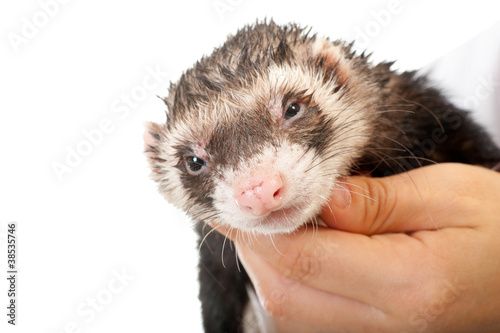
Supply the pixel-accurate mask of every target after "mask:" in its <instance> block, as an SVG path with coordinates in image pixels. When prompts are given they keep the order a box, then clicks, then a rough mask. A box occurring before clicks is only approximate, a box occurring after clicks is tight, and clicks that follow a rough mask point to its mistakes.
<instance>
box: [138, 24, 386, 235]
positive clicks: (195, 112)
mask: <svg viewBox="0 0 500 333" xmlns="http://www.w3.org/2000/svg"><path fill="white" fill-rule="evenodd" d="M356 61H359V59H354V58H352V54H350V53H349V51H348V47H345V46H344V45H343V44H340V43H332V42H330V41H328V40H325V39H316V38H315V37H314V36H313V37H310V36H308V35H307V34H306V33H304V31H303V30H301V29H299V28H297V27H295V26H287V27H279V26H277V25H275V24H274V23H270V24H257V25H255V26H252V27H247V28H246V29H244V30H241V31H239V32H238V33H237V34H236V35H235V36H233V37H230V38H229V39H228V41H227V42H226V44H224V45H223V46H222V47H221V48H219V49H216V50H215V51H214V53H213V54H212V55H211V56H209V57H205V58H203V59H202V60H201V61H199V62H198V63H197V64H196V65H195V66H194V67H193V68H191V69H189V70H188V71H187V72H186V73H185V74H183V75H182V77H181V78H180V80H179V81H178V82H177V83H176V84H173V85H172V86H171V89H170V92H169V96H168V97H167V98H166V99H165V102H166V104H167V106H168V113H167V115H168V120H167V123H166V124H161V125H160V124H153V123H150V124H149V125H148V128H147V130H146V133H145V144H146V154H147V156H148V158H149V161H150V164H151V168H152V171H153V172H152V178H153V179H154V180H155V181H157V182H158V185H159V190H160V192H161V193H162V194H163V195H164V196H165V198H166V199H167V200H168V201H169V202H171V203H173V204H174V205H176V206H177V207H179V208H181V209H183V210H185V211H186V212H187V213H188V215H190V216H191V217H192V218H194V219H196V220H200V221H204V222H214V223H220V224H224V225H225V226H228V227H234V228H237V229H240V230H243V231H253V232H258V233H265V234H272V233H278V232H280V233H282V232H292V231H294V230H296V229H297V228H298V227H300V226H302V225H304V224H305V223H307V222H309V221H311V220H314V218H315V216H316V215H317V214H318V213H319V211H320V210H321V207H322V206H323V205H324V204H325V203H326V201H327V199H328V198H329V195H330V193H331V191H332V189H333V187H334V186H335V185H336V182H337V181H338V178H339V177H340V176H342V175H345V174H346V173H347V172H348V170H349V169H350V168H351V167H352V163H353V161H354V160H355V159H356V158H357V157H358V155H359V152H360V151H362V150H363V147H364V146H365V145H366V142H367V141H368V140H369V128H370V127H369V124H368V118H369V116H370V112H372V111H371V108H373V107H372V106H371V105H374V104H376V97H374V96H376V94H371V93H369V94H367V91H368V92H370V91H371V89H372V87H371V85H370V83H369V80H363V79H362V76H360V75H359V74H357V72H358V71H359V70H358V69H356V67H357V66H355V65H359V64H357V63H356ZM360 66H361V67H362V66H366V64H365V63H361V65H360ZM359 77H361V79H359ZM357 78H358V79H357ZM361 92H362V93H361ZM361 97H363V98H361Z"/></svg>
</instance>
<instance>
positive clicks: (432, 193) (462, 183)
mask: <svg viewBox="0 0 500 333" xmlns="http://www.w3.org/2000/svg"><path fill="white" fill-rule="evenodd" d="M491 172H492V171H490V170H487V169H484V168H480V167H473V166H466V165H461V164H438V165H433V166H429V167H424V168H419V169H416V170H412V171H410V172H407V173H404V174H399V175H395V176H391V177H386V178H369V177H349V178H347V179H345V180H344V181H343V182H341V183H340V184H339V186H338V189H337V190H336V191H335V192H334V194H333V196H332V198H331V200H330V202H329V205H328V206H327V207H325V208H324V209H323V211H322V214H321V217H322V219H323V220H324V222H325V223H326V224H327V225H328V226H330V227H333V228H336V229H340V230H345V231H351V232H357V233H363V234H367V235H373V234H381V233H387V232H412V231H418V230H437V229H442V228H446V227H476V226H477V224H475V223H477V221H476V219H475V218H474V217H475V214H476V209H477V204H478V198H480V197H481V196H483V195H485V192H484V191H487V190H488V188H490V187H491V186H490V185H491V184H488V183H487V182H482V180H483V179H486V178H484V177H482V176H483V174H484V173H491ZM482 191H483V192H482ZM493 195H494V194H493ZM497 195H498V194H497Z"/></svg>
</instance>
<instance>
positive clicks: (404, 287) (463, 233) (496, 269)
mask: <svg viewBox="0 0 500 333" xmlns="http://www.w3.org/2000/svg"><path fill="white" fill-rule="evenodd" d="M321 219H322V220H323V221H324V223H325V224H326V225H327V227H311V226H308V227H304V228H302V229H301V230H299V231H297V232H295V233H292V234H289V235H273V236H272V237H270V236H265V235H258V236H254V235H248V234H243V233H242V232H241V231H234V230H231V231H230V232H229V231H228V230H226V229H223V228H218V231H219V232H222V233H223V234H227V235H228V237H229V238H231V239H232V240H233V241H235V244H236V246H237V251H238V255H239V257H240V259H241V261H242V263H243V266H244V267H245V269H246V271H247V272H248V274H249V276H250V278H251V280H252V283H253V285H254V287H255V290H256V293H257V295H258V298H259V300H260V302H261V304H262V305H263V308H264V310H265V313H266V314H267V317H268V319H269V320H270V322H271V323H272V325H274V326H275V328H276V329H277V331H279V332H297V333H299V332H483V331H484V332H499V331H500V173H498V172H494V171H491V170H488V169H485V168H482V167H476V166H469V165H463V164H437V165H432V166H428V167H424V168H419V169H416V170H413V171H410V172H408V173H404V174H400V175H395V176H391V177H386V178H370V177H362V176H355V177H348V178H346V179H344V180H343V183H342V185H341V187H339V189H338V190H336V191H335V192H334V194H333V195H332V197H331V200H330V204H329V207H325V209H324V210H323V212H322V213H321Z"/></svg>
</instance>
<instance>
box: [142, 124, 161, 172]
mask: <svg viewBox="0 0 500 333" xmlns="http://www.w3.org/2000/svg"><path fill="white" fill-rule="evenodd" d="M145 127H146V129H145V131H144V136H143V138H144V153H145V154H146V157H147V158H148V162H149V166H150V167H151V170H153V172H155V173H158V174H159V173H162V168H161V164H162V163H164V162H165V160H164V159H162V158H161V157H160V144H161V142H162V140H164V138H165V133H166V128H165V125H160V124H157V123H153V122H147V123H145Z"/></svg>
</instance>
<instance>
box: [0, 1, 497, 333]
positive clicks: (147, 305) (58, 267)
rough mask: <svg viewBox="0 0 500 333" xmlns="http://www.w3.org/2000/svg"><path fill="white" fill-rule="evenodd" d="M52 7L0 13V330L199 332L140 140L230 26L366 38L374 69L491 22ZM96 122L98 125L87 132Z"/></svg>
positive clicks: (216, 7)
mask: <svg viewBox="0 0 500 333" xmlns="http://www.w3.org/2000/svg"><path fill="white" fill-rule="evenodd" d="M62 2H63V1H62V0H61V3H59V2H56V0H41V1H32V0H30V1H16V2H6V1H4V2H2V4H1V5H0V28H1V34H0V35H1V40H0V52H1V53H0V56H1V61H0V148H1V149H0V152H1V159H2V160H1V163H0V269H1V270H0V278H1V279H0V308H1V309H2V310H0V331H1V332H5V331H7V332H42V333H56V332H57V333H60V332H199V331H201V328H200V316H199V303H198V301H197V284H196V274H197V273H196V267H195V266H196V260H197V249H196V244H195V238H194V232H193V231H192V230H191V225H190V223H189V221H186V219H185V218H184V217H183V215H182V214H180V213H179V212H177V211H175V210H174V209H173V208H171V207H170V206H169V205H168V204H167V203H166V202H165V201H164V199H163V198H162V197H161V196H160V195H159V194H158V193H157V191H156V187H155V184H153V182H152V181H150V180H149V179H148V174H149V171H148V169H147V165H146V160H145V158H144V157H143V155H142V149H143V144H142V132H143V122H144V121H146V120H154V121H158V122H161V121H164V120H165V115H164V110H165V106H164V105H163V103H162V101H161V100H160V99H159V98H158V97H157V95H159V96H165V95H166V92H167V87H168V85H169V81H171V80H173V81H175V80H176V79H177V78H178V77H179V75H180V74H181V73H182V71H183V70H185V69H186V68H188V67H189V66H191V65H192V64H193V63H194V62H195V61H196V60H197V59H199V58H200V57H201V56H202V55H203V54H208V53H210V52H211V50H212V49H213V47H215V46H218V45H220V44H221V43H223V41H224V40H225V38H226V36H227V35H228V34H229V33H232V32H235V30H236V29H237V28H239V27H241V26H242V25H244V24H245V23H251V22H254V21H255V20H256V18H260V19H262V18H264V17H268V18H271V17H272V18H274V19H275V20H276V21H277V22H278V23H286V22H290V21H294V22H298V23H300V24H302V25H310V26H312V27H313V30H314V31H317V32H318V33H319V35H325V36H329V37H331V38H332V39H337V38H343V39H347V40H352V39H354V38H356V37H358V36H360V37H361V38H363V36H362V35H361V34H363V33H364V34H365V36H364V40H363V41H362V43H361V44H362V45H361V46H363V47H368V48H369V49H370V50H371V51H375V53H374V59H375V60H383V59H387V60H398V61H397V63H396V67H398V68H400V69H416V68H420V67H425V66H427V65H429V64H430V63H431V62H432V61H434V60H436V59H438V58H440V57H442V56H446V55H447V54H449V53H450V52H451V51H452V50H454V49H455V48H456V47H458V46H459V45H461V44H463V43H464V42H466V41H467V40H469V39H471V38H473V37H474V36H476V35H477V34H479V33H480V32H482V31H485V30H486V29H488V28H489V27H491V26H492V25H494V23H495V22H497V21H498V20H500V10H498V8H495V1H489V2H483V1H473V2H460V1H447V2H444V1H443V2H439V3H437V1H404V0H401V1H395V2H394V1H392V2H391V1H352V2H348V1H323V2H320V1H303V0H302V1H274V2H271V1H268V0H266V1H250V0H220V1H214V0H206V1H201V0H200V1H183V2H181V1H153V0H146V1H117V0H113V1H96V0H87V1H81V0H80V1H78V0H69V1H68V0H67V1H66V3H64V4H63V3H62ZM43 4H47V5H43ZM44 8H45V9H44ZM391 10H392V13H391ZM44 11H46V12H49V14H50V15H49V14H44ZM387 13H389V15H387ZM30 24H33V25H34V27H35V28H34V29H33V27H31V28H30V27H29V25H30ZM37 26H38V27H37ZM360 31H361V33H360ZM476 56H477V55H476ZM486 56H487V55H486ZM479 61H480V62H481V61H482V60H479ZM151 70H157V71H160V72H162V73H163V74H161V75H160V76H159V77H158V81H159V82H156V81H154V80H151V79H148V75H150V74H148V73H149V71H151ZM467 70H469V72H470V70H471V69H470V68H467V67H464V68H459V69H458V71H459V73H462V72H466V71H467ZM165 73H167V74H165ZM455 74H457V71H455ZM473 74H474V73H472V75H473ZM464 75H465V74H464ZM469 75H471V74H470V73H469ZM145 79H146V80H148V81H147V83H149V85H148V89H145V90H144V88H141V87H142V85H143V81H144V80H145ZM459 79H460V75H458V80H459ZM455 82H456V81H455ZM155 83H156V84H155ZM151 85H155V87H154V88H152V87H151ZM141 89H142V90H141ZM448 89H449V91H450V92H452V91H453V90H454V87H453V84H451V85H450V86H449V87H448ZM471 89H473V87H472V88H471ZM141 91H142V92H146V94H145V95H140V92H141ZM462 93H464V92H462ZM133 94H136V95H135V99H134V97H132V98H131V99H132V101H131V105H132V106H126V105H127V104H125V102H124V101H125V99H126V98H127V96H131V95H133ZM465 94H467V92H465ZM457 98H465V97H464V96H462V97H460V96H459V97H457ZM103 121H104V122H106V121H108V123H109V124H111V125H109V126H110V128H107V133H103V134H102V137H99V135H97V134H95V133H96V132H95V130H96V129H97V128H99V126H101V123H102V122H103ZM84 133H94V134H95V136H94V144H90V146H89V143H88V139H87V138H86V136H85V134H84ZM85 142H87V143H85ZM78 147H79V148H80V149H83V151H86V153H87V154H86V156H83V157H82V158H81V160H76V159H75V158H74V157H73V166H72V167H68V169H67V170H66V171H65V172H63V173H62V174H59V176H58V175H57V173H56V172H55V171H54V165H55V164H57V163H60V165H62V164H65V165H67V161H66V159H67V158H68V154H70V153H69V151H71V150H77V149H78ZM85 148H86V150H85ZM10 221H16V222H17V223H18V246H19V247H18V267H19V272H20V273H19V277H18V286H17V287H18V298H17V303H18V309H17V311H18V318H17V324H18V325H17V326H16V327H11V325H7V323H6V321H7V316H6V312H7V309H6V305H7V301H8V299H7V289H8V288H7V283H6V282H7V281H6V279H5V278H3V277H4V276H6V270H7V268H6V259H7V258H6V245H5V243H6V242H5V241H6V229H7V223H8V222H10ZM117 274H125V275H126V276H127V277H126V279H127V280H126V281H125V282H120V280H117V279H116V277H115V275H117ZM92 299H97V301H96V302H97V305H96V308H98V309H99V311H97V310H92V307H91V305H90V302H92ZM82 311H83V312H82ZM5 328H8V330H6V329H5Z"/></svg>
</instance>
